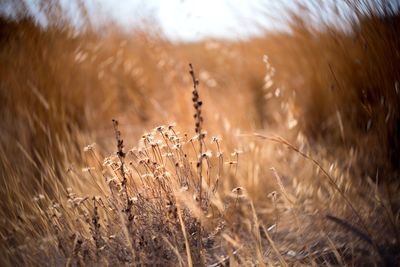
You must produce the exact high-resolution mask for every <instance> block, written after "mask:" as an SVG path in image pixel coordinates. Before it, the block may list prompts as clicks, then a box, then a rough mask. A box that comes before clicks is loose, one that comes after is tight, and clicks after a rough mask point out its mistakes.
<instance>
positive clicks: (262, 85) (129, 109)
mask: <svg viewBox="0 0 400 267" xmlns="http://www.w3.org/2000/svg"><path fill="white" fill-rule="evenodd" d="M382 5H383V4H382ZM353 11H354V12H355V14H356V17H355V18H356V19H355V20H354V21H353V22H351V23H350V24H349V28H348V29H347V32H343V31H342V30H339V29H338V28H335V27H333V26H329V25H320V27H313V25H310V24H308V20H307V16H306V15H305V14H302V15H301V16H299V15H298V14H292V16H291V22H290V23H289V25H290V29H291V31H290V33H289V32H288V33H284V32H272V33H267V34H266V36H265V37H263V38H261V37H259V38H252V39H249V40H245V41H221V40H207V41H202V42H197V43H186V44H185V43H181V44H176V43H172V42H170V41H168V40H165V39H163V38H161V37H159V36H157V35H154V34H146V33H144V32H141V31H139V30H136V31H134V32H132V33H129V34H128V33H123V32H120V31H119V30H118V29H115V28H112V29H110V30H108V31H107V34H103V35H101V36H100V35H99V34H98V33H96V32H94V31H93V30H90V29H88V30H86V31H85V32H80V33H79V34H78V33H76V32H75V31H74V29H72V28H70V27H68V26H63V27H60V25H53V26H49V27H48V28H46V29H42V28H40V27H38V26H37V25H36V24H35V23H34V22H33V20H32V19H30V18H25V19H22V20H19V21H10V20H7V19H4V18H2V19H1V22H0V110H1V112H0V116H1V117H0V129H1V135H0V157H1V160H0V199H1V203H0V208H1V217H2V219H1V220H0V237H1V240H0V256H1V257H0V262H1V263H2V264H1V265H2V266H3V265H4V266H8V265H23V266H31V265H32V266H35V265H41V266H42V265H52V266H54V265H56V266H58V265H67V266H77V265H111V264H116V265H173V266H176V265H182V266H186V265H196V266H200V265H208V266H224V265H230V264H232V265H282V266H288V265H290V266H292V265H294V266H302V265H305V266H309V265H367V266H369V265H371V266H374V265H380V266H382V265H386V266H396V264H397V262H398V261H400V259H399V257H400V249H399V246H400V245H399V243H400V230H399V229H400V228H399V226H400V225H399V223H400V222H399V207H400V206H399V205H400V198H399V197H400V195H399V193H398V192H399V189H400V188H399V179H398V171H399V160H398V152H399V150H400V142H399V140H400V139H399V138H400V136H399V131H400V130H399V123H400V117H399V114H400V112H399V111H400V110H399V107H400V105H399V103H400V102H399V97H400V96H399V93H400V92H399V90H400V84H399V82H400V67H399V66H400V37H399V36H400V21H399V16H400V15H399V13H398V11H397V10H394V9H384V10H383V11H382V12H381V13H380V14H378V13H375V12H374V10H373V9H372V8H370V9H365V8H364V9H363V8H362V6H360V5H358V6H357V5H356V6H353ZM338 16H339V15H338ZM342 19H346V17H342ZM110 28H111V27H110ZM265 55H267V56H265ZM263 59H264V61H263ZM189 62H190V63H192V64H193V67H194V70H193V69H192V65H191V66H190V69H189V66H188V63H189ZM189 71H190V73H189ZM193 86H194V87H193ZM191 88H192V89H191ZM191 100H192V101H191ZM193 114H194V117H193ZM173 122H175V123H176V125H175V124H174V123H173ZM160 125H162V126H160ZM132 147H133V148H132Z"/></svg>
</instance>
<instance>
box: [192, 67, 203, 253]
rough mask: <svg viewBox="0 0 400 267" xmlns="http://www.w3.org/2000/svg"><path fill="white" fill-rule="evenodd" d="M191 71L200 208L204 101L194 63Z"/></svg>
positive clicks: (199, 240) (199, 243)
mask: <svg viewBox="0 0 400 267" xmlns="http://www.w3.org/2000/svg"><path fill="white" fill-rule="evenodd" d="M189 69H190V70H189V73H190V75H191V76H192V80H193V92H192V96H193V97H192V101H193V107H194V109H195V114H194V119H195V131H196V134H197V138H198V142H199V151H198V157H197V164H196V167H197V176H198V179H199V180H198V192H199V206H200V210H202V208H203V196H202V191H203V188H202V187H203V176H202V169H203V139H204V134H203V132H202V125H203V117H202V115H201V106H202V104H203V103H202V101H201V100H200V96H199V80H198V79H197V78H196V75H195V73H194V70H193V66H192V64H189ZM201 228H202V226H201V217H200V220H199V225H198V248H199V252H200V259H201V258H202V233H201V230H202V229H201Z"/></svg>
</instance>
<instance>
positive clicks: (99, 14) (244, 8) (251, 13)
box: [62, 0, 290, 40]
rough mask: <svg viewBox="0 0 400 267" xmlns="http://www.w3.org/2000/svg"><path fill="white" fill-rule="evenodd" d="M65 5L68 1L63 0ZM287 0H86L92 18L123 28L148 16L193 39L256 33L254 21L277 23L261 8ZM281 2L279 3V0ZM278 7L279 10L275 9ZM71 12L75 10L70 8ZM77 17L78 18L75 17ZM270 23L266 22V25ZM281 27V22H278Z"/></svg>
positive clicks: (175, 33) (178, 35)
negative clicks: (104, 20)
mask: <svg viewBox="0 0 400 267" xmlns="http://www.w3.org/2000/svg"><path fill="white" fill-rule="evenodd" d="M62 1H63V2H65V3H66V4H65V5H64V6H65V7H66V8H68V5H70V9H73V7H71V1H69V0H62ZM284 2H290V1H287V0H284V1H282V0H264V1H263V0H252V1H246V0H120V1H113V0H87V1H86V5H87V8H88V10H89V12H90V14H91V17H92V18H93V22H96V21H101V20H102V19H104V18H107V19H110V18H111V19H113V20H114V21H115V22H117V23H118V24H120V25H122V26H123V27H125V28H129V27H132V25H136V24H137V22H138V21H141V20H143V19H147V20H148V19H149V18H150V21H152V22H153V23H154V22H156V23H158V24H159V26H160V27H161V29H162V30H163V32H164V33H165V34H166V35H167V36H168V37H170V38H173V39H183V40H196V39H200V38H202V37H205V36H211V37H227V38H232V37H244V36H248V35H251V34H257V33H258V32H259V31H258V30H257V27H255V25H254V23H255V22H258V23H260V24H264V25H265V24H267V26H271V27H272V26H273V25H274V27H278V25H279V23H278V22H277V21H275V20H272V19H270V20H268V21H267V20H265V16H264V15H263V14H262V12H265V13H268V12H267V11H266V10H267V9H268V7H269V9H271V8H272V9H273V10H275V11H278V12H281V13H283V12H282V6H283V3H284ZM278 3H281V4H278ZM279 8H280V9H281V10H278V9H279ZM70 13H74V12H70ZM75 21H76V22H78V21H79V19H78V18H76V20H75ZM268 24H269V25H268ZM280 26H281V27H282V23H281V24H280Z"/></svg>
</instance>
